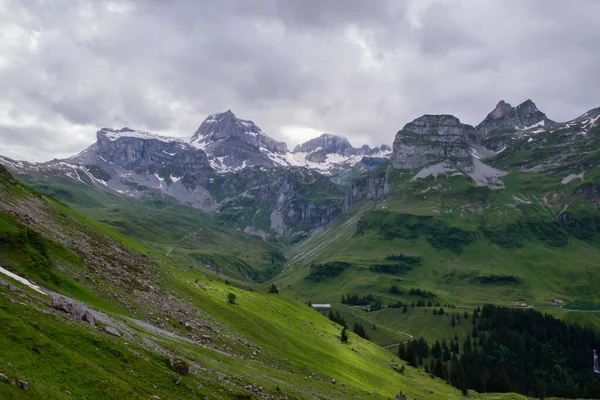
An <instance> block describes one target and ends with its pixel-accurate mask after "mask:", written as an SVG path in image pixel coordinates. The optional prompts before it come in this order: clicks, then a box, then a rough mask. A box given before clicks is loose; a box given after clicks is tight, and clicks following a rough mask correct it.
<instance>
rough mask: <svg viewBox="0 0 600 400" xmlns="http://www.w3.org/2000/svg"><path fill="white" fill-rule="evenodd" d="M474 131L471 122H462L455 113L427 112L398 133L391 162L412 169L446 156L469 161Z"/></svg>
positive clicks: (465, 162)
mask: <svg viewBox="0 0 600 400" xmlns="http://www.w3.org/2000/svg"><path fill="white" fill-rule="evenodd" d="M473 133H474V129H473V127H472V126H471V125H466V124H462V123H461V122H460V120H459V119H458V118H456V117H454V116H452V115H424V116H422V117H420V118H417V119H415V120H414V121H412V122H410V123H408V124H406V125H405V126H404V128H402V130H400V131H399V132H398V133H397V134H396V138H395V140H394V146H393V153H392V156H391V163H392V166H393V167H394V168H401V169H413V168H418V167H422V166H424V165H426V164H429V163H432V162H439V161H443V160H450V161H452V162H454V163H457V164H459V165H465V166H466V165H469V164H470V163H471V154H470V151H469V148H470V146H469V138H470V137H472V136H473Z"/></svg>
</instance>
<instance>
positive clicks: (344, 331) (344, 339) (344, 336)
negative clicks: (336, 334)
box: [340, 327, 348, 343]
mask: <svg viewBox="0 0 600 400" xmlns="http://www.w3.org/2000/svg"><path fill="white" fill-rule="evenodd" d="M340 340H341V341H342V343H348V332H347V329H346V327H344V329H342V333H341V335H340Z"/></svg>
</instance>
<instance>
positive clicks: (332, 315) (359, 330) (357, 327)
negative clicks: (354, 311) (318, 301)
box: [328, 310, 377, 342]
mask: <svg viewBox="0 0 600 400" xmlns="http://www.w3.org/2000/svg"><path fill="white" fill-rule="evenodd" d="M328 317H329V319H330V320H332V321H333V322H335V323H336V324H339V325H341V326H342V335H341V340H342V342H347V341H348V335H347V333H346V332H347V330H348V323H347V322H346V320H345V319H344V317H342V316H341V315H340V313H339V312H338V311H336V312H333V311H331V310H330V311H329V315H328ZM375 329H377V327H376V326H375V324H373V330H375ZM352 332H354V333H356V334H357V335H358V336H360V337H361V338H363V339H367V340H369V335H368V334H367V331H366V329H365V327H364V326H363V325H362V324H361V323H360V322H355V323H354V325H353V326H352ZM344 337H345V339H344Z"/></svg>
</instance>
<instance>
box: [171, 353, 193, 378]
mask: <svg viewBox="0 0 600 400" xmlns="http://www.w3.org/2000/svg"><path fill="white" fill-rule="evenodd" d="M171 369H172V370H173V371H175V372H177V373H178V374H179V375H183V376H186V375H187V374H189V373H190V365H189V364H188V363H187V361H185V360H184V359H183V358H179V357H175V358H171Z"/></svg>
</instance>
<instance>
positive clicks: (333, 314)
mask: <svg viewBox="0 0 600 400" xmlns="http://www.w3.org/2000/svg"><path fill="white" fill-rule="evenodd" d="M327 317H328V318H329V319H330V320H332V321H333V322H335V323H336V324H339V325H341V326H343V327H344V328H348V323H347V322H346V320H345V319H344V317H342V316H341V315H340V313H339V312H337V311H336V312H333V311H332V310H329V315H327Z"/></svg>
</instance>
